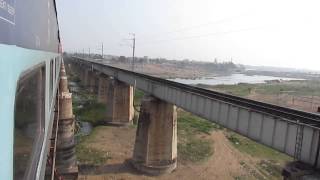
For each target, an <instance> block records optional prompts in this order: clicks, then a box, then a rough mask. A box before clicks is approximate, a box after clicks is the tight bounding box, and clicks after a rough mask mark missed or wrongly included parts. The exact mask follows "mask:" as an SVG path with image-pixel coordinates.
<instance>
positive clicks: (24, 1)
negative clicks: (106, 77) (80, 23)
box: [0, 0, 62, 180]
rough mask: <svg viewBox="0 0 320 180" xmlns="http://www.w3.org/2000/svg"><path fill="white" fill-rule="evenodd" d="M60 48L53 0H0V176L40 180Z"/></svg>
mask: <svg viewBox="0 0 320 180" xmlns="http://www.w3.org/2000/svg"><path fill="white" fill-rule="evenodd" d="M61 49H62V48H61V42H60V37H59V26H58V20H57V10H56V3H55V1H54V0H0V87H1V88H0V92H1V97H0V123H1V125H0V142H1V145H0V179H3V180H10V179H44V176H45V169H46V164H47V156H48V152H49V146H50V138H51V133H52V126H53V119H54V115H55V113H54V111H55V110H54V108H55V105H56V94H57V89H58V82H59V72H60V65H61V62H62V56H61Z"/></svg>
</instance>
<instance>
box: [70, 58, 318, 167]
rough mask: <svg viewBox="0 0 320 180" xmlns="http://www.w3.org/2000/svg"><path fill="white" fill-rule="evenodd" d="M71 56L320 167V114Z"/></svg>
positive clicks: (88, 65)
mask: <svg viewBox="0 0 320 180" xmlns="http://www.w3.org/2000/svg"><path fill="white" fill-rule="evenodd" d="M71 59H72V62H73V63H77V64H78V65H80V66H84V67H86V68H88V69H91V70H94V71H98V72H100V73H103V74H105V75H107V76H111V77H113V78H115V79H117V80H119V81H121V82H124V83H126V84H129V85H132V86H134V87H136V88H138V89H140V90H142V91H144V92H146V93H149V94H150V95H152V96H154V97H156V98H158V99H160V100H163V101H166V102H169V103H172V104H174V105H176V106H178V107H181V108H183V109H185V110H186V111H189V112H191V113H193V114H196V115H198V116H200V117H202V118H204V119H207V120H210V121H212V122H214V123H217V124H219V125H221V126H223V127H226V128H228V129H230V130H232V131H235V132H237V133H239V134H241V135H243V136H245V137H248V138H250V139H252V140H254V141H256V142H259V143H261V144H264V145H266V146H268V147H271V148H273V149H276V150H278V151H280V152H283V153H285V154H288V155H290V156H292V157H294V158H295V159H296V160H299V161H302V162H304V163H306V164H309V165H311V166H314V167H316V168H319V167H320V162H319V161H320V160H319V158H320V157H319V149H320V142H319V137H320V133H319V132H320V115H319V114H315V113H309V112H304V111H299V110H295V109H290V108H286V107H281V106H276V105H273V104H268V103H264V102H259V101H254V100H250V99H246V98H241V97H237V96H233V95H229V94H224V93H220V92H215V91H211V90H206V89H202V88H198V87H194V86H190V85H185V84H181V83H177V82H173V81H169V80H165V79H161V78H157V77H153V76H148V75H144V74H140V73H136V72H132V71H128V70H124V69H120V68H116V67H112V66H109V65H105V64H102V63H98V62H96V61H92V60H88V59H83V58H79V57H72V58H71Z"/></svg>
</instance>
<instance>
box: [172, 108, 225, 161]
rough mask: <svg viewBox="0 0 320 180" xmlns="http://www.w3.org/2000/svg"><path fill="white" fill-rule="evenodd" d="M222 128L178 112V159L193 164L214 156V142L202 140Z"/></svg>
mask: <svg viewBox="0 0 320 180" xmlns="http://www.w3.org/2000/svg"><path fill="white" fill-rule="evenodd" d="M219 128H220V127H219V126H217V125H216V124H213V123H211V122H209V121H207V120H204V119H202V118H199V117H197V116H194V115H192V114H190V113H187V112H185V111H179V112H178V157H179V158H181V159H182V160H186V161H191V162H202V161H205V160H207V159H208V158H209V157H210V156H212V155H213V148H212V147H213V144H212V141H210V140H207V139H200V137H199V135H204V134H210V133H211V132H212V131H213V130H214V129H219Z"/></svg>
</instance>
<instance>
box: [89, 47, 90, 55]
mask: <svg viewBox="0 0 320 180" xmlns="http://www.w3.org/2000/svg"><path fill="white" fill-rule="evenodd" d="M89 57H90V48H89Z"/></svg>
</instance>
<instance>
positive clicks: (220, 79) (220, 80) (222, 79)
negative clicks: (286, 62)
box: [168, 74, 304, 85]
mask: <svg viewBox="0 0 320 180" xmlns="http://www.w3.org/2000/svg"><path fill="white" fill-rule="evenodd" d="M168 80H171V81H175V82H179V83H183V84H206V85H218V84H227V85H233V84H238V83H248V84H257V83H266V81H270V80H283V81H290V80H304V79H296V78H286V77H274V76H262V75H253V76H248V75H245V74H231V75H227V76H215V77H203V78H198V79H181V78H175V79H168Z"/></svg>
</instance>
